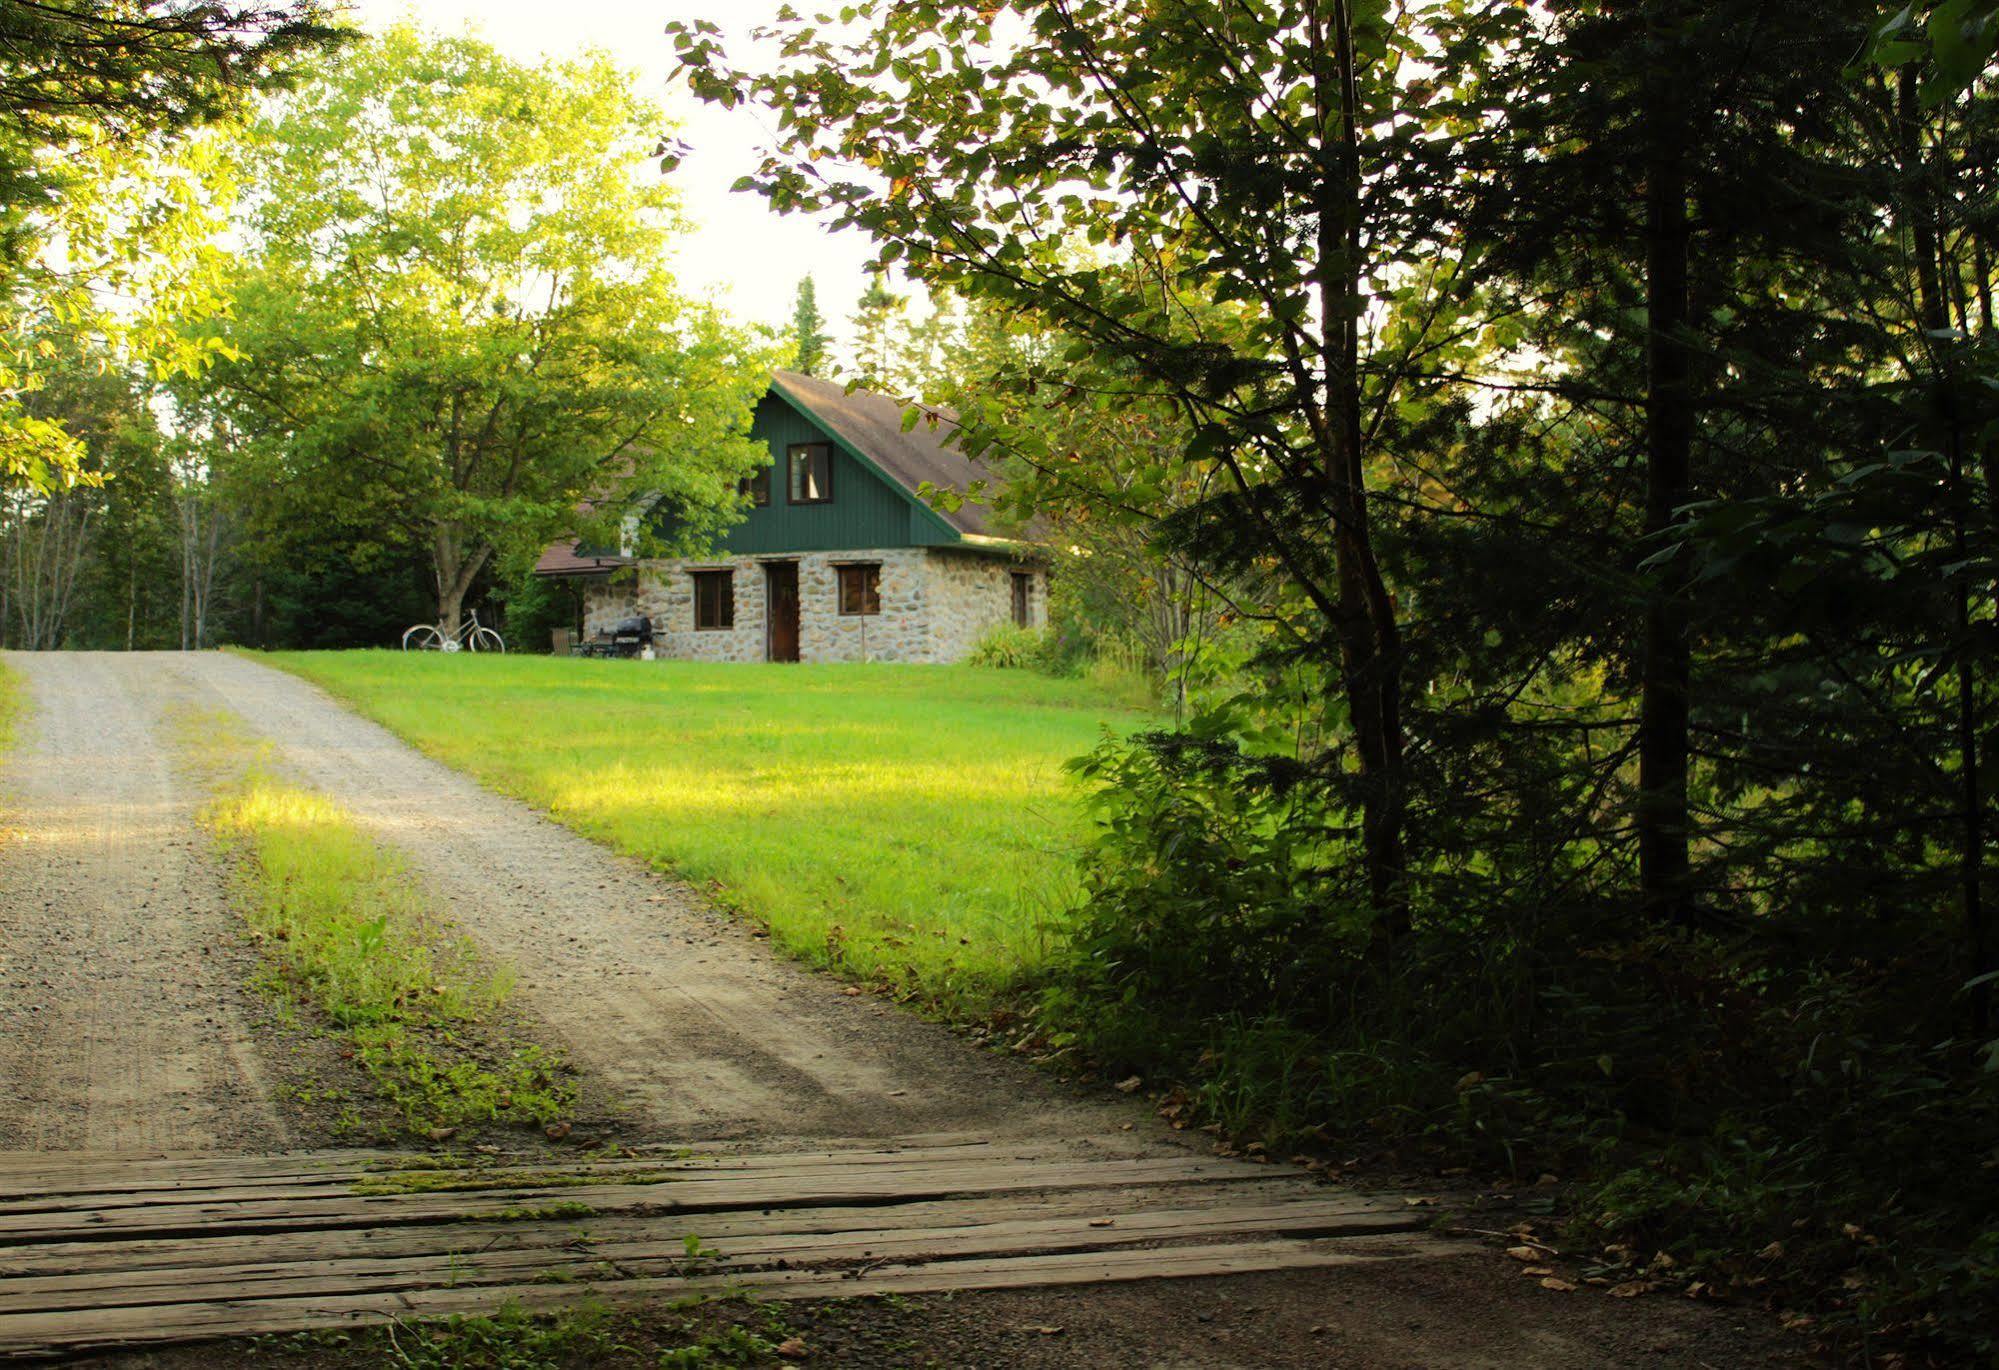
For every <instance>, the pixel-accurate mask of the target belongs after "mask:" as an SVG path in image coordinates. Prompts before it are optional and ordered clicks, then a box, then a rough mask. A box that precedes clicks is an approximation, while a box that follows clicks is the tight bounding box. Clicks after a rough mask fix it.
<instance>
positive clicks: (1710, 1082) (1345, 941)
mask: <svg viewBox="0 0 1999 1370" xmlns="http://www.w3.org/2000/svg"><path fill="white" fill-rule="evenodd" d="M1259 765H1261V763H1251V762H1247V761H1244V760H1242V759H1241V758H1238V757H1235V756H1233V755H1232V754H1230V752H1229V751H1228V749H1227V748H1224V747H1217V746H1213V745H1210V744H1206V743H1203V742H1202V741H1201V740H1199V739H1192V738H1189V739H1182V740H1178V741H1163V740H1158V739H1155V740H1153V743H1152V745H1150V746H1146V747H1140V748H1130V749H1127V748H1124V747H1121V746H1118V745H1115V744H1109V743H1107V744H1106V745H1105V746H1104V747H1103V748H1102V749H1100V751H1099V752H1098V753H1097V754H1096V755H1095V756H1094V757H1093V758H1092V759H1091V760H1089V761H1088V762H1085V763H1082V765H1081V766H1080V769H1083V770H1084V771H1085V772H1086V773H1087V774H1088V776H1089V778H1091V779H1092V780H1094V781H1096V782H1098V785H1099V787H1100V788H1099V789H1098V790H1097V793H1098V794H1099V795H1100V796H1101V799H1100V801H1099V803H1100V806H1101V824H1100V828H1099V842H1098V846H1097V849H1096V851H1095V853H1094V855H1093V858H1092V860H1091V862H1090V863H1089V866H1088V876H1087V899H1086V901H1085V903H1084V905H1083V906H1082V908H1081V910H1080V912H1079V914H1078V916H1077V920H1076V923H1075V932H1074V936H1073V938H1072V940H1071V941H1070V943H1069V946H1068V949H1067V952H1066V955H1065V957H1064V958H1062V959H1061V960H1059V961H1058V962H1057V963H1056V964H1055V965H1054V966H1053V967H1052V969H1051V972H1050V973H1049V975H1048V976H1047V977H1046V980H1045V981H1044V988H1043V990H1042V992H1041V995H1040V998H1039V1001H1038V1002H1037V1003H1036V1005H1035V1008H1034V1028H1033V1032H1032V1035H1033V1038H1034V1045H1033V1048H1032V1049H1033V1050H1036V1051H1038V1052H1040V1053H1041V1054H1043V1055H1044V1056H1050V1055H1053V1056H1065V1055H1066V1056H1067V1057H1069V1058H1070V1059H1072V1060H1075V1061H1077V1062H1079V1063H1080V1062H1087V1063H1089V1064H1091V1065H1093V1066H1094V1067H1096V1068H1098V1069H1103V1070H1108V1071H1115V1072H1117V1073H1118V1074H1120V1075H1122V1074H1125V1073H1136V1074H1139V1075H1141V1076H1142V1077H1143V1078H1144V1079H1146V1080H1147V1081H1150V1082H1152V1084H1153V1086H1154V1088H1155V1089H1160V1088H1162V1087H1163V1088H1165V1089H1166V1090H1167V1097H1166V1099H1165V1101H1164V1103H1163V1105H1162V1107H1163V1108H1164V1110H1165V1111H1167V1112H1168V1113H1169V1115H1170V1116H1172V1117H1173V1118H1174V1119H1175V1120H1176V1121H1180V1122H1182V1123H1183V1125H1209V1126H1213V1127H1215V1128H1217V1129H1218V1130H1222V1131H1225V1132H1228V1133H1230V1134H1233V1135H1234V1136H1235V1137H1236V1138H1238V1139H1239V1140H1241V1141H1244V1142H1247V1141H1249V1140H1255V1141H1259V1142H1261V1143H1263V1145H1264V1146H1265V1147H1266V1148H1268V1149H1269V1150H1270V1151H1272V1152H1275V1153H1277V1154H1282V1153H1283V1151H1284V1150H1296V1149H1299V1148H1300V1147H1305V1148H1308V1149H1309V1148H1311V1147H1314V1146H1318V1147H1331V1146H1337V1147H1338V1148H1340V1154H1342V1155H1346V1156H1354V1155H1367V1154H1370V1153H1372V1154H1373V1155H1375V1156H1377V1157H1393V1158H1394V1159H1395V1160H1396V1161H1398V1162H1399V1163H1400V1164H1402V1165H1404V1166H1410V1165H1414V1166H1419V1167H1422V1168H1424V1169H1428V1170H1431V1171H1432V1172H1433V1173H1434V1172H1436V1171H1442V1170H1447V1169H1452V1168H1456V1167H1470V1168H1473V1169H1475V1170H1478V1171H1480V1172H1482V1173H1485V1174H1488V1175H1507V1174H1510V1175H1511V1176H1513V1177H1516V1178H1517V1179H1520V1180H1525V1181H1528V1182H1532V1181H1533V1180H1534V1179H1536V1178H1537V1177H1538V1176H1540V1175H1541V1174H1543V1173H1553V1174H1555V1175H1558V1176H1559V1177H1561V1179H1563V1180H1564V1181H1566V1182H1567V1189H1566V1192H1567V1198H1568V1205H1567V1210H1566V1211H1567V1218H1566V1221H1567V1223H1568V1229H1569V1230H1568V1237H1569V1240H1570V1242H1571V1243H1572V1244H1573V1245H1574V1246H1575V1247H1576V1248H1577V1249H1579V1250H1580V1251H1582V1252H1586V1253H1588V1254H1589V1256H1590V1258H1591V1259H1592V1260H1594V1261H1596V1262H1597V1264H1599V1265H1600V1266H1602V1267H1603V1268H1604V1271H1605V1272H1606V1275H1607V1278H1609V1279H1612V1280H1619V1281H1621V1280H1634V1281H1637V1282H1640V1283H1645V1284H1658V1285H1667V1284H1670V1285H1676V1286H1678V1287H1682V1288H1685V1289H1688V1290H1692V1291H1694V1292H1697V1293H1700V1292H1705V1293H1710V1294H1716V1295H1724V1296H1732V1297H1739V1298H1743V1299H1749V1300H1755V1301H1768V1302H1771V1303H1773V1304H1775V1305H1776V1306H1778V1307H1780V1308H1782V1309H1784V1310H1786V1311H1787V1315H1788V1319H1789V1321H1790V1323H1791V1325H1793V1326H1794V1327H1798V1328H1800V1329H1803V1330H1808V1331H1809V1332H1810V1333H1811V1334H1812V1335H1813V1336H1814V1337H1816V1338H1817V1339H1819V1340H1820V1341H1822V1342H1823V1343H1824V1344H1825V1345H1827V1346H1828V1347H1830V1348H1832V1349H1833V1350H1835V1351H1837V1352H1840V1353H1842V1354H1849V1355H1852V1354H1864V1353H1867V1352H1868V1350H1869V1348H1871V1347H1875V1346H1877V1345H1879V1344H1880V1343H1881V1342H1882V1341H1884V1340H1885V1341H1887V1342H1889V1343H1890V1344H1892V1345H1895V1346H1899V1347H1901V1348H1904V1349H1905V1350H1910V1351H1916V1352H1919V1353H1921V1354H1925V1355H1928V1356H1931V1357H1934V1358H1935V1361H1934V1363H1939V1364H1971V1363H1978V1364H1987V1363H1995V1362H1999V1070H1995V1069H1994V1068H1993V1067H1994V1065H1995V1058H1999V1044H1992V1043H1986V1042H1983V1041H1973V1040H1966V1039H1964V1038H1963V1037H1962V1036H1961V1035H1957V1036H1954V1035H1953V1030H1954V1028H1955V1027H1956V1026H1957V1025H1959V1024H1961V1023H1962V1015H1961V1012H1960V1008H1959V1006H1958V1005H1956V1004H1953V1003H1950V1002H1948V1001H1947V999H1945V998H1943V997H1940V996H1936V995H1933V994H1927V993H1926V990H1925V984H1926V982H1925V980H1924V979H1923V978H1922V977H1921V976H1920V975H1917V974H1915V973H1914V971H1913V969H1912V968H1913V967H1917V966H1920V965H1922V964H1923V963H1924V960H1925V958H1930V959H1936V958H1940V957H1943V956H1945V955H1947V952H1946V951H1945V950H1943V949H1942V948H1940V947H1938V946H1934V945H1925V944H1923V943H1920V942H1911V943H1909V944H1908V945H1906V946H1904V947H1903V948H1902V949H1901V950H1900V951H1899V953H1898V954H1897V955H1896V956H1895V957H1894V958H1893V959H1885V958H1882V957H1879V956H1877V957H1871V958H1870V957H1866V956H1861V955H1857V954H1855V952H1854V951H1853V949H1851V948H1848V949H1845V950H1844V951H1842V952H1840V953H1838V954H1835V953H1834V952H1833V951H1831V950H1826V951H1823V952H1820V953H1819V954H1817V955H1810V954H1805V955H1801V954H1800V947H1801V946H1802V945H1805V944H1804V943H1803V941H1802V939H1799V938H1795V937H1793V936H1791V935H1789V932H1788V929H1787V928H1786V927H1785V926H1784V925H1783V924H1782V923H1781V922H1780V921H1778V919H1777V918H1776V917H1774V916H1773V917H1772V918H1771V920H1770V924H1769V926H1768V927H1767V930H1766V929H1764V928H1754V929H1753V930H1752V931H1742V930H1731V931H1730V932H1729V933H1728V934H1727V935H1722V934H1719V933H1712V932H1703V931H1695V930H1680V931H1659V930H1647V929H1646V928H1645V927H1644V926H1643V925H1640V924H1637V923H1636V920H1632V919H1628V918H1620V917H1619V916H1618V914H1617V910H1616V908H1615V907H1614V906H1574V907H1563V906H1560V905H1556V904H1553V903H1543V904H1538V905H1536V906H1534V907H1531V908H1527V909H1521V908H1518V907H1512V906H1508V905H1507V904H1504V903H1502V902H1500V901H1498V900H1496V899H1493V898H1491V897H1481V898H1480V899H1478V900H1477V901H1475V902H1474V901H1472V900H1470V899H1467V900H1466V901H1465V902H1464V904H1463V906H1452V905H1450V904H1448V903H1446V902H1444V900H1443V899H1441V898H1432V899H1429V900H1426V901H1424V902H1421V903H1419V904H1418V905H1417V907H1416V908H1415V909H1413V910H1412V913H1413V917H1412V920H1411V926H1410V927H1409V929H1408V930H1406V931H1404V932H1401V933H1400V934H1398V935H1396V936H1395V937H1394V938H1393V940H1392V941H1391V942H1389V943H1386V944H1384V941H1383V939H1382V937H1381V935H1380V934H1379V933H1378V932H1377V931H1376V930H1375V928H1374V926H1373V922H1372V920H1371V918H1370V916H1369V915H1368V914H1367V912H1366V911H1365V896H1364V892H1361V891H1357V890H1355V889H1353V888H1352V887H1351V884H1350V881H1351V879H1352V875H1351V871H1352V867H1351V865H1350V864H1343V863H1341V862H1339V861H1338V860H1337V859H1335V855H1336V853H1337V850H1338V842H1337V840H1336V838H1334V837H1330V836H1329V834H1334V833H1336V832H1337V831H1338V826H1339V822H1340V814H1339V811H1338V809H1337V807H1336V806H1334V805H1331V804H1329V803H1328V801H1327V800H1326V798H1325V796H1324V795H1323V793H1322V792H1315V791H1314V790H1313V789H1312V788H1311V787H1310V786H1308V785H1304V784H1301V783H1297V782H1296V781H1295V780H1294V778H1293V777H1292V776H1291V775H1289V774H1287V773H1286V772H1285V769H1284V767H1283V766H1282V765H1281V764H1276V763H1272V764H1270V765H1268V766H1267V767H1265V768H1264V769H1263V771H1262V773H1261V774H1258V773H1257V767H1258V766H1259Z"/></svg>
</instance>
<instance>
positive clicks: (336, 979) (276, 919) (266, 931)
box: [184, 718, 575, 1135]
mask: <svg viewBox="0 0 1999 1370" xmlns="http://www.w3.org/2000/svg"><path fill="white" fill-rule="evenodd" d="M184 731H186V732H187V733H188V734H189V735H190V736H195V737H198V738H199V739H200V740H199V745H198V750H199V752H200V754H201V756H202V758H203V760H204V763H205V765H206V768H207V769H208V771H209V774H210V778H211V780H212V781H213V783H214V784H215V787H216V797H215V799H214V801H213V802H212V803H211V804H210V805H209V806H208V808H207V809H206V811H205V814H204V817H205V819H206V821H207V823H208V825H209V827H210V829H211V831H213V832H214V834H215V836H216V839H217V841H218V843H219V844H220V846H221V847H222V849H223V850H224V851H225V852H226V853H228V854H229V855H230V856H231V857H232V858H233V859H234V866H235V871H234V880H233V893H234V897H235V902H236V904H237V907H238V909H239V910H240V912H241V913H242V915H243V918H244V921H245V922H246V924H247V925H248V928H249V934H250V938H251V940H252V941H253V942H254V943H255V944H256V946H257V947H258V949H259V951H260V952H261V954H262V958H263V966H264V970H263V987H264V988H265V989H266V990H267V991H268V992H270V993H271V994H272V995H274V996H275V997H276V998H278V999H279V1000H281V1001H283V1002H285V1003H288V1004H294V1005H296V1004H305V1005H309V1006H311V1008H313V1009H314V1010H316V1011H317V1014H318V1015H319V1016H320V1017H321V1019H322V1020H323V1021H324V1023H325V1024H326V1025H327V1027H328V1028H329V1029H330V1030H331V1031H333V1032H335V1033H337V1034H338V1035H339V1036H340V1037H342V1038H343V1039H344V1040H345V1041H346V1043H347V1045H348V1048H349V1050H350V1051H351V1052H352V1055H353V1059H354V1061H355V1062H356V1063H357V1064H358V1065H359V1066H360V1067H361V1068H362V1069H363V1070H364V1071H365V1072H366V1073H367V1075H368V1077H369V1079H370V1080H371V1081H372V1082H373V1083H374V1086H375V1089H376V1090H377V1092H378V1093H379V1094H380V1096H381V1097H382V1098H383V1100H384V1101H386V1102H387V1103H388V1105H389V1106H390V1107H391V1108H392V1109H393V1110H394V1111H395V1113H396V1114H397V1115H398V1116H399V1117H400V1118H401V1120H402V1124H403V1126H404V1127H406V1128H407V1129H408V1130H409V1131H411V1132H412V1133H415V1134H418V1135H430V1134H434V1133H436V1132H438V1131H440V1130H442V1129H447V1128H456V1127H459V1126H463V1125H467V1124H479V1123H492V1122H519V1123H533V1124H544V1125H545V1124H548V1123H552V1122H554V1121H555V1120H556V1119H557V1118H559V1117H560V1116H561V1115H562V1114H564V1113H565V1112H567V1111H568V1110H569V1109H570V1107H571V1106H572V1105H573V1103H574V1099H575V1086H574V1084H573V1083H572V1082H571V1081H570V1080H569V1078H568V1075H567V1072H566V1071H565V1070H564V1068H563V1065H562V1063H561V1062H560V1061H558V1060H557V1059H556V1058H554V1057H553V1056H551V1055H550V1054H548V1053H545V1052H544V1051H542V1049H541V1048H540V1047H538V1046H535V1045H534V1044H532V1043H516V1042H499V1043H497V1044H496V1043H495V1042H494V1041H493V1039H494V1037H495V1035H496V1032H497V1027H496V1010H498V1009H499V1008H500V1006H501V1005H502V1004H503V1003H504V1002H505V1000H506V998H507V995H508V993H509V991H510V990H511V988H512V984H513V977H512V975H511V973H510V972H508V971H506V970H491V969H488V968H486V967H484V966H483V965H482V964H481V962H480V959H479V957H478V955H477V953H476V951H475V950H474V948H473V947H472V945H471V943H470V942H469V941H467V940H466V939H465V938H464V937H462V936H460V935H457V934H456V933H454V932H453V931H452V929H451V928H450V927H449V925H448V924H447V923H446V922H445V920H443V919H442V918H441V917H439V916H438V915H437V914H436V913H435V912H434V911H433V910H432V909H431V908H430V907H429V905H428V902H427V900H426V897H425V895H424V893H423V890H422V886H421V885H420V883H419V882H418V881H416V880H415V879H414V878H413V876H412V873H411V871H410V869H409V867H408V865H407V863H406V862H405V861H404V860H403V859H402V858H401V857H400V856H399V855H397V854H396V853H394V852H392V851H390V850H388V849H386V848H384V847H383V846H381V845H380V844H379V843H377V842H376V841H375V840H374V839H373V838H371V837H370V836H369V835H368V834H367V833H365V832H363V831H362V830H361V828H360V827H359V826H358V825H357V824H356V823H355V821H354V820H353V818H352V817H351V816H350V815H349V814H347V813H346V812H345V811H344V810H343V809H341V808H340V806H339V805H337V804H335V803H333V802H332V801H331V800H329V799H328V798H326V797H325V796H324V795H320V794H316V793H314V792H312V791H310V790H307V789H304V788H302V787H300V786H298V785H295V784H292V783H291V782H289V781H288V780H285V779H284V778H282V777H281V776H279V775H277V774H276V773H275V772H274V771H273V770H272V769H271V768H270V764H269V761H268V757H267V755H266V754H265V749H261V748H259V747H257V746H256V745H255V744H254V743H253V742H251V741H250V740H249V739H247V738H245V737H243V736H242V735H241V733H240V732H238V731H237V730H235V729H234V728H233V727H231V726H230V725H229V722H228V721H227V720H217V719H214V718H204V719H201V720H199V721H198V722H196V723H194V724H192V725H191V726H190V727H189V728H188V729H186V730H184Z"/></svg>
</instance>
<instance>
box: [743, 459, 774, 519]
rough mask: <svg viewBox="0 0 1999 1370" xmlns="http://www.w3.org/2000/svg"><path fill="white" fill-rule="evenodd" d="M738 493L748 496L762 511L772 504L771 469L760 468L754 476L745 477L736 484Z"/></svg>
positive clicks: (766, 467)
mask: <svg viewBox="0 0 1999 1370" xmlns="http://www.w3.org/2000/svg"><path fill="white" fill-rule="evenodd" d="M736 493H737V494H739V495H743V496H746V497H747V498H748V499H749V501H750V503H751V504H753V505H755V506H756V507H757V508H759V509H761V508H763V507H764V506H765V505H767V504H769V503H770V468H769V467H768V466H764V467H759V468H758V469H757V473H756V474H755V475H754V476H745V477H743V478H742V479H741V480H739V481H737V482H736Z"/></svg>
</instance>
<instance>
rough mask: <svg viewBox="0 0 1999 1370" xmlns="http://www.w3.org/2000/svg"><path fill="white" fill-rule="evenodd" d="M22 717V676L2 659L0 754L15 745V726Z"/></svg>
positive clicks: (0, 678)
mask: <svg viewBox="0 0 1999 1370" xmlns="http://www.w3.org/2000/svg"><path fill="white" fill-rule="evenodd" d="M20 717H21V677H20V676H19V675H18V674H17V673H16V672H15V670H14V668H13V667H12V666H9V665H8V664H7V663H6V662H4V661H0V756H5V755H6V754H7V753H8V752H9V751H10V750H12V749H13V746H14V727H15V725H16V724H17V723H18V722H19V721H20Z"/></svg>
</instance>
